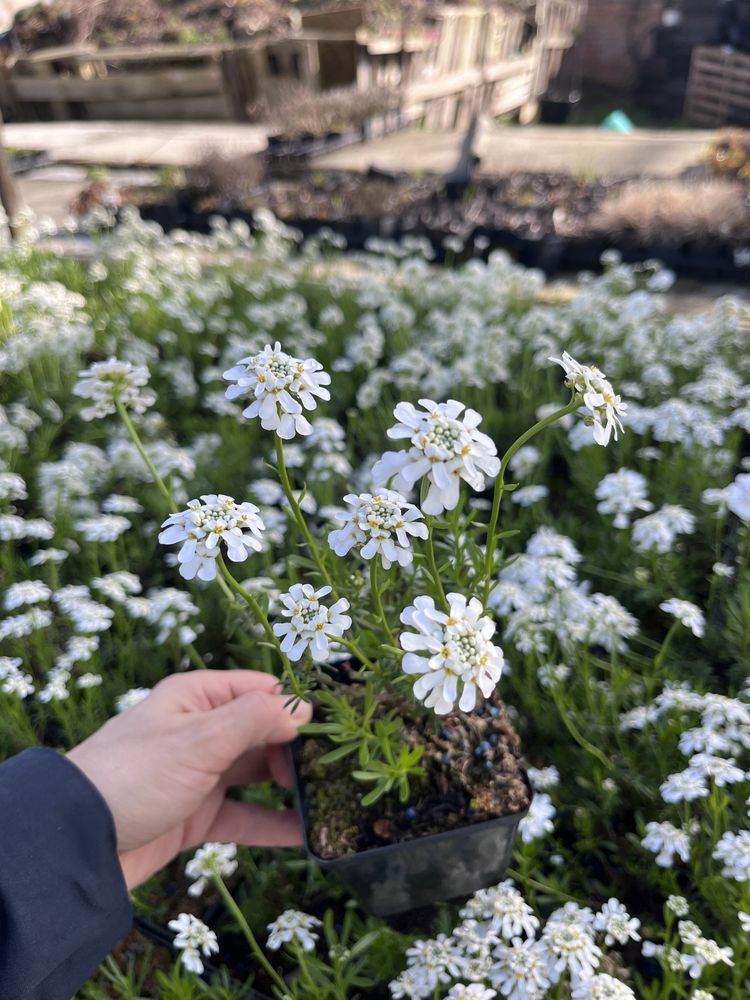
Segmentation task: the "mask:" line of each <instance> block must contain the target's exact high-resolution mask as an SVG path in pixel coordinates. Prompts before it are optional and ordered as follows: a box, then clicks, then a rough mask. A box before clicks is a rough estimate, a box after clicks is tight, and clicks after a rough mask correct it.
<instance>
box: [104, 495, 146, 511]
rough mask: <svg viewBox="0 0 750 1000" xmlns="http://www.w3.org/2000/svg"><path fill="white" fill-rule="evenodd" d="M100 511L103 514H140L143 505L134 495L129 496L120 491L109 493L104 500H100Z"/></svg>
mask: <svg viewBox="0 0 750 1000" xmlns="http://www.w3.org/2000/svg"><path fill="white" fill-rule="evenodd" d="M102 511H103V512H104V513H105V514H141V513H143V507H142V506H141V505H140V504H139V503H138V501H137V500H136V499H135V497H129V496H126V495H125V494H122V493H111V494H110V495H109V496H108V497H107V498H106V499H105V500H102Z"/></svg>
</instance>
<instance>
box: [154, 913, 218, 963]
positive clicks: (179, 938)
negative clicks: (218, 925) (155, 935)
mask: <svg viewBox="0 0 750 1000" xmlns="http://www.w3.org/2000/svg"><path fill="white" fill-rule="evenodd" d="M167 926H168V927H169V929H170V930H172V931H174V932H175V938H174V941H173V942H172V943H173V945H174V947H175V948H180V949H182V951H181V954H180V961H181V962H182V964H183V965H184V966H185V968H186V969H187V970H188V971H189V972H195V973H197V974H198V975H200V974H201V973H202V972H203V962H202V961H201V953H202V954H203V956H204V958H208V957H209V956H210V955H212V954H214V953H215V952H217V951H218V950H219V942H218V941H217V940H216V935H215V934H214V932H213V931H212V930H211V929H210V928H209V927H207V926H206V924H204V923H203V921H202V920H199V919H198V918H197V917H196V916H193V914H192V913H181V914H180V915H179V916H178V917H177V918H176V919H175V920H170V921H169V923H168V924H167Z"/></svg>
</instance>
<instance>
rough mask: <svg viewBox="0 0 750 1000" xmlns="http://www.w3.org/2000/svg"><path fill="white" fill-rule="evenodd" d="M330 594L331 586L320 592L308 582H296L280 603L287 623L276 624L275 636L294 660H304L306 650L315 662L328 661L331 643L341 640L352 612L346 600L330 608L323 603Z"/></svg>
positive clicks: (281, 597)
mask: <svg viewBox="0 0 750 1000" xmlns="http://www.w3.org/2000/svg"><path fill="white" fill-rule="evenodd" d="M330 593H331V588H330V587H321V588H320V589H319V590H315V588H314V587H313V586H312V585H311V584H309V583H295V584H294V585H293V586H292V587H290V588H289V590H288V591H287V593H286V594H281V595H280V597H279V601H280V602H281V604H282V605H283V607H282V609H281V613H282V615H284V616H285V617H286V618H288V619H289V621H288V622H277V623H276V624H275V625H274V626H273V631H274V635H276V636H278V637H279V638H280V639H281V651H282V653H286V655H287V656H288V657H289V659H290V660H292V661H297V660H300V659H302V656H303V655H304V653H305V651H306V650H307V649H309V650H310V655H311V656H312V658H313V660H315V662H316V663H320V662H323V661H324V660H326V659H327V658H328V657H329V655H330V652H331V640H333V641H334V643H335V640H336V639H340V638H341V637H342V636H343V634H344V632H346V630H347V629H348V628H351V624H352V620H351V618H350V617H349V615H346V614H344V612H345V611H348V610H349V602H348V601H347V600H345V599H344V598H341V599H340V600H338V601H336V602H335V603H334V604H332V605H331V606H330V607H327V606H326V605H325V604H321V603H320V599H321V597H326V596H327V595H328V594H330Z"/></svg>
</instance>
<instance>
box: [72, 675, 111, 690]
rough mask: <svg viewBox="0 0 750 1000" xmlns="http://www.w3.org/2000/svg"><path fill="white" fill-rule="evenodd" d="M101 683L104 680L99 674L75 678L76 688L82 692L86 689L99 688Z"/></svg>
mask: <svg viewBox="0 0 750 1000" xmlns="http://www.w3.org/2000/svg"><path fill="white" fill-rule="evenodd" d="M103 681H104V678H103V677H102V675H101V674H92V673H87V674H81V676H80V677H78V678H76V687H78V688H82V689H83V690H85V689H86V688H95V687H99V686H100V685H101V684H102V683H103Z"/></svg>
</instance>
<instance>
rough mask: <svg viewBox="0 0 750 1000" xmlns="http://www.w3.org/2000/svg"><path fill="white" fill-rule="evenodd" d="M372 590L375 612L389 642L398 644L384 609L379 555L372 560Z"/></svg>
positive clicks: (391, 644) (393, 644)
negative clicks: (379, 574)
mask: <svg viewBox="0 0 750 1000" xmlns="http://www.w3.org/2000/svg"><path fill="white" fill-rule="evenodd" d="M370 591H371V593H372V603H373V604H374V605H375V612H376V614H377V616H378V618H379V619H380V622H381V624H382V626H383V629H384V631H385V635H386V638H387V640H388V644H389V645H390V646H398V643H397V642H396V639H395V637H394V635H393V632H391V628H390V625H389V624H388V619H387V618H386V616H385V611H384V609H383V602H382V600H381V599H380V590H379V589H378V560H377V555H375V556H373V558H372V559H371V560H370Z"/></svg>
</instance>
